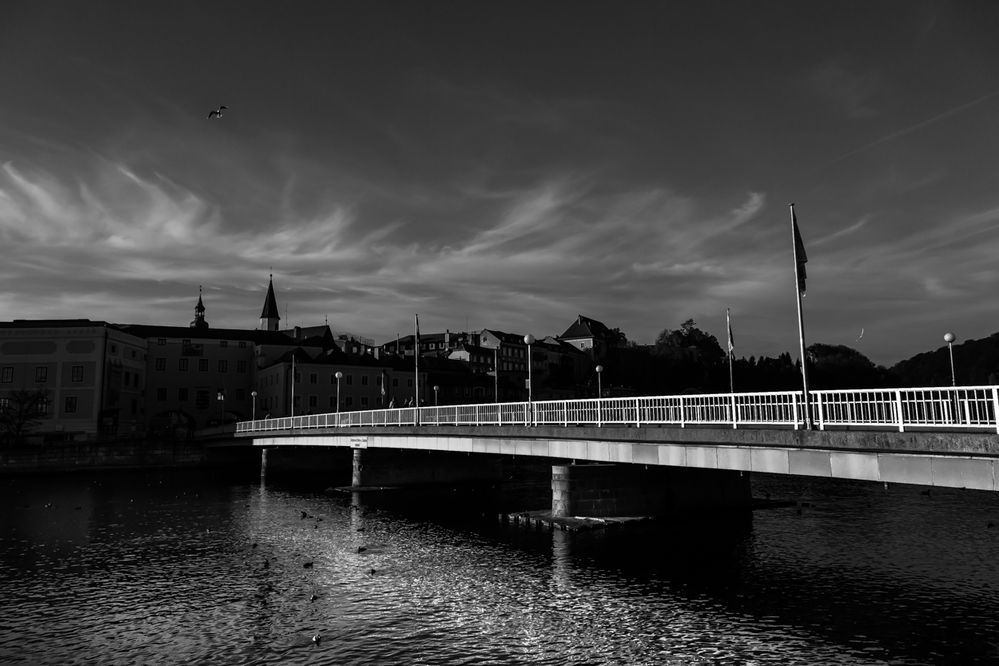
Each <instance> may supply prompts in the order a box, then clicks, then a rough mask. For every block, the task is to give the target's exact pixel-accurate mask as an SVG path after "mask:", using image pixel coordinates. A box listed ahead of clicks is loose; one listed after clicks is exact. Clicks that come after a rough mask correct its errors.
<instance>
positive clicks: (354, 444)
mask: <svg viewBox="0 0 999 666" xmlns="http://www.w3.org/2000/svg"><path fill="white" fill-rule="evenodd" d="M350 448H352V449H366V448H368V438H367V436H364V437H351V438H350Z"/></svg>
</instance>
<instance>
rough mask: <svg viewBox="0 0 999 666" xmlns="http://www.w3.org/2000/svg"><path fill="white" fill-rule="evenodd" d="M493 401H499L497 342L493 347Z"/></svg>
mask: <svg viewBox="0 0 999 666" xmlns="http://www.w3.org/2000/svg"><path fill="white" fill-rule="evenodd" d="M493 402H499V343H497V345H496V346H495V347H493Z"/></svg>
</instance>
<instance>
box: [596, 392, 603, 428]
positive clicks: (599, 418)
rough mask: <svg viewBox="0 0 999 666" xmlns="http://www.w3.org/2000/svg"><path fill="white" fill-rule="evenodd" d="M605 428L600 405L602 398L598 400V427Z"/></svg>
mask: <svg viewBox="0 0 999 666" xmlns="http://www.w3.org/2000/svg"><path fill="white" fill-rule="evenodd" d="M601 426H603V410H602V409H601V405H600V398H597V427H598V428H599V427H601Z"/></svg>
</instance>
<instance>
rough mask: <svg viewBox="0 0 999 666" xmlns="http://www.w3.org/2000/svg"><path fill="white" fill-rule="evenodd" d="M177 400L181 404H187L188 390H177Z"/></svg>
mask: <svg viewBox="0 0 999 666" xmlns="http://www.w3.org/2000/svg"><path fill="white" fill-rule="evenodd" d="M177 399H178V400H180V401H181V402H187V389H186V388H182V389H177Z"/></svg>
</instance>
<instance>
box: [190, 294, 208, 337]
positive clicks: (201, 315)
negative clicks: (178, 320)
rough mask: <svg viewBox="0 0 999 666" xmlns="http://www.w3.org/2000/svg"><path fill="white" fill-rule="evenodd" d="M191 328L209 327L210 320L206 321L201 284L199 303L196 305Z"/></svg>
mask: <svg viewBox="0 0 999 666" xmlns="http://www.w3.org/2000/svg"><path fill="white" fill-rule="evenodd" d="M191 328H208V322H207V321H205V303H204V301H202V300H201V285H198V304H197V305H195V306H194V321H192V322H191Z"/></svg>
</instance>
